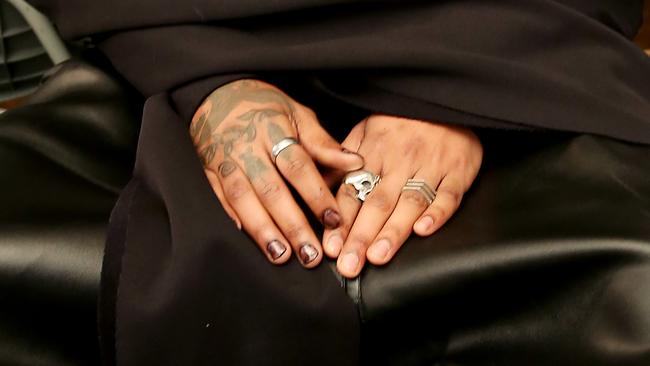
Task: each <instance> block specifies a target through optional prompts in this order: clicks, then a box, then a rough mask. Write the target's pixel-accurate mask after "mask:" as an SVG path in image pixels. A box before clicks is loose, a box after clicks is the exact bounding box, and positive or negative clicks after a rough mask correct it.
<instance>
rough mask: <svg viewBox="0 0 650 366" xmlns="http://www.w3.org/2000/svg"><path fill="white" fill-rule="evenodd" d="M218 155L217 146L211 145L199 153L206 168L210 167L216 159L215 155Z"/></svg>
mask: <svg viewBox="0 0 650 366" xmlns="http://www.w3.org/2000/svg"><path fill="white" fill-rule="evenodd" d="M216 153H217V144H210V145H208V146H206V147H205V148H204V149H203V150H201V151H200V152H199V154H200V155H201V160H202V162H203V165H204V166H208V164H210V162H212V159H214V154H216Z"/></svg>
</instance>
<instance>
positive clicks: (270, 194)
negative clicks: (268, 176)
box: [259, 182, 282, 202]
mask: <svg viewBox="0 0 650 366" xmlns="http://www.w3.org/2000/svg"><path fill="white" fill-rule="evenodd" d="M259 192H260V198H261V199H262V200H263V201H266V202H268V201H274V200H276V199H278V198H279V196H280V195H281V192H282V189H281V188H280V185H279V184H278V183H276V182H266V183H264V184H263V185H262V186H261V187H260V191H259Z"/></svg>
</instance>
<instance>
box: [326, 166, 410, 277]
mask: <svg viewBox="0 0 650 366" xmlns="http://www.w3.org/2000/svg"><path fill="white" fill-rule="evenodd" d="M409 176H410V175H409V174H407V173H405V172H403V171H398V172H395V173H393V174H387V175H386V176H384V177H382V180H381V181H380V182H379V184H378V185H377V186H375V188H374V190H373V191H372V193H370V195H369V196H368V198H366V200H365V202H364V203H363V205H362V206H361V209H360V210H359V213H358V215H357V217H356V218H355V220H354V224H353V225H352V229H350V233H349V234H348V236H347V238H346V240H345V244H343V249H341V254H340V255H339V258H338V261H337V268H338V270H339V272H340V273H341V274H342V275H343V276H345V277H348V278H353V277H356V276H357V275H358V274H359V272H360V271H361V268H362V267H363V264H364V262H365V259H366V250H367V248H368V246H370V244H371V243H372V242H373V241H374V239H375V238H376V237H377V234H378V233H379V231H380V230H381V228H382V227H383V226H384V224H385V223H386V220H388V218H389V217H390V215H391V213H392V212H393V209H394V208H395V205H396V204H397V200H398V199H399V196H400V191H401V189H402V186H403V185H404V182H406V179H407V177H409Z"/></svg>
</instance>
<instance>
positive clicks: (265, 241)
mask: <svg viewBox="0 0 650 366" xmlns="http://www.w3.org/2000/svg"><path fill="white" fill-rule="evenodd" d="M218 177H219V182H220V183H221V186H222V188H223V193H224V198H225V199H226V201H227V202H228V204H229V205H230V206H231V207H232V208H233V210H234V211H235V212H236V213H237V216H238V217H241V218H243V220H242V225H243V228H244V230H245V231H246V232H247V233H248V234H249V235H250V236H251V237H252V238H253V240H254V241H255V242H256V243H257V245H258V246H259V247H260V249H262V252H263V253H264V254H265V255H266V257H267V258H268V259H269V261H271V262H272V263H275V264H280V263H284V262H286V261H287V260H288V259H289V258H290V257H291V249H290V247H289V246H288V245H287V244H286V243H287V240H286V239H285V238H284V236H283V235H282V233H281V232H280V230H278V228H277V226H276V225H275V223H274V222H273V220H272V219H271V217H270V216H269V214H268V213H267V211H266V210H265V209H264V207H263V206H262V204H261V203H260V201H259V199H258V198H257V195H256V194H255V191H254V190H253V187H252V186H251V184H250V182H249V180H248V177H246V175H244V173H243V172H242V171H241V169H240V168H239V167H238V166H237V164H236V163H235V162H233V161H231V160H226V161H224V162H222V163H221V165H220V166H219V174H218Z"/></svg>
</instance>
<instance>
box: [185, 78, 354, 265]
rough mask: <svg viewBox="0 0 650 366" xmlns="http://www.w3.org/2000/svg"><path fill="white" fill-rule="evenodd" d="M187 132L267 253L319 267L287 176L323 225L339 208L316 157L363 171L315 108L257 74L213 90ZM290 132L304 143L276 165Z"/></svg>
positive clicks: (231, 208)
mask: <svg viewBox="0 0 650 366" xmlns="http://www.w3.org/2000/svg"><path fill="white" fill-rule="evenodd" d="M190 134H191V136H192V138H193V140H194V145H195V146H196V148H197V151H198V153H199V155H200V157H201V158H202V161H203V166H204V167H205V174H206V176H207V177H208V180H209V182H210V185H211V186H212V189H213V190H214V193H215V194H216V196H217V198H218V199H219V201H220V202H221V204H222V205H223V207H224V209H225V211H226V212H227V213H228V215H229V216H230V217H231V218H232V219H233V220H234V221H235V223H236V224H237V226H238V227H239V228H240V229H241V228H242V227H243V229H244V230H245V231H246V232H247V233H248V234H249V235H250V236H251V237H252V238H253V239H254V240H255V242H256V243H257V244H258V245H259V247H260V248H261V249H262V251H263V252H264V253H265V255H266V256H267V257H268V259H269V260H270V261H271V262H272V263H276V264H279V263H284V262H286V261H287V260H288V259H289V258H290V256H291V252H292V248H293V251H295V252H296V253H297V257H298V258H299V259H300V261H301V263H302V264H303V265H304V266H305V267H308V268H311V267H314V266H316V265H318V263H320V261H321V259H322V248H321V246H320V244H319V240H318V239H317V238H316V235H315V234H314V232H313V230H312V229H311V227H310V226H309V223H308V222H307V218H306V217H305V215H304V213H303V212H302V210H301V209H300V207H299V206H298V204H297V203H296V202H295V200H294V199H293V196H292V195H291V192H290V191H289V188H288V187H287V186H286V185H285V183H284V180H283V178H282V177H284V178H286V180H287V181H288V182H289V183H290V184H291V185H292V186H293V187H294V188H295V189H296V191H297V192H298V194H299V195H300V196H301V197H302V198H303V200H304V201H305V203H306V204H307V205H308V206H309V208H310V209H311V211H312V212H313V213H314V214H315V215H316V216H317V217H318V218H320V220H321V222H322V223H323V224H324V225H325V227H327V228H329V229H335V228H337V227H338V226H340V225H341V224H342V219H341V215H340V214H339V212H340V211H339V209H338V205H337V203H336V200H335V199H334V197H333V195H332V193H331V192H330V190H329V189H328V187H327V185H326V184H325V182H324V181H323V178H322V177H321V175H320V173H319V171H318V170H317V168H316V165H315V163H314V161H312V157H313V158H314V159H315V161H316V162H318V163H320V164H322V165H324V166H327V167H330V168H334V169H339V170H343V171H350V170H355V169H359V168H360V167H361V166H363V159H362V158H361V157H360V156H359V155H357V154H355V153H350V152H347V151H344V150H343V149H342V147H341V146H340V145H339V144H338V143H337V142H336V141H335V140H334V139H333V138H332V137H331V136H330V135H328V134H327V132H326V131H325V130H324V129H323V128H322V127H321V126H320V124H319V123H318V120H317V119H316V115H315V114H314V113H313V112H312V111H311V110H310V109H308V108H306V107H305V106H303V105H300V104H298V103H297V102H295V101H294V100H292V99H291V98H290V97H289V96H287V95H286V94H284V93H283V92H282V91H280V90H279V89H277V88H276V87H274V86H272V85H269V84H267V83H264V82H261V81H256V80H239V81H235V82H232V83H230V84H227V85H225V86H222V87H220V88H218V89H217V90H215V91H214V92H213V93H212V94H211V95H210V96H208V98H206V100H205V101H204V102H203V104H202V105H201V106H200V107H199V108H198V110H197V111H196V114H195V115H194V118H193V119H192V124H191V126H190ZM287 137H293V138H296V139H298V140H299V141H300V144H294V145H291V146H289V147H288V148H286V149H284V150H283V151H282V152H281V153H280V154H279V155H278V157H277V160H276V165H274V164H273V157H272V155H271V148H272V147H273V145H275V144H276V143H277V142H279V141H280V140H282V139H284V138H287Z"/></svg>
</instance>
